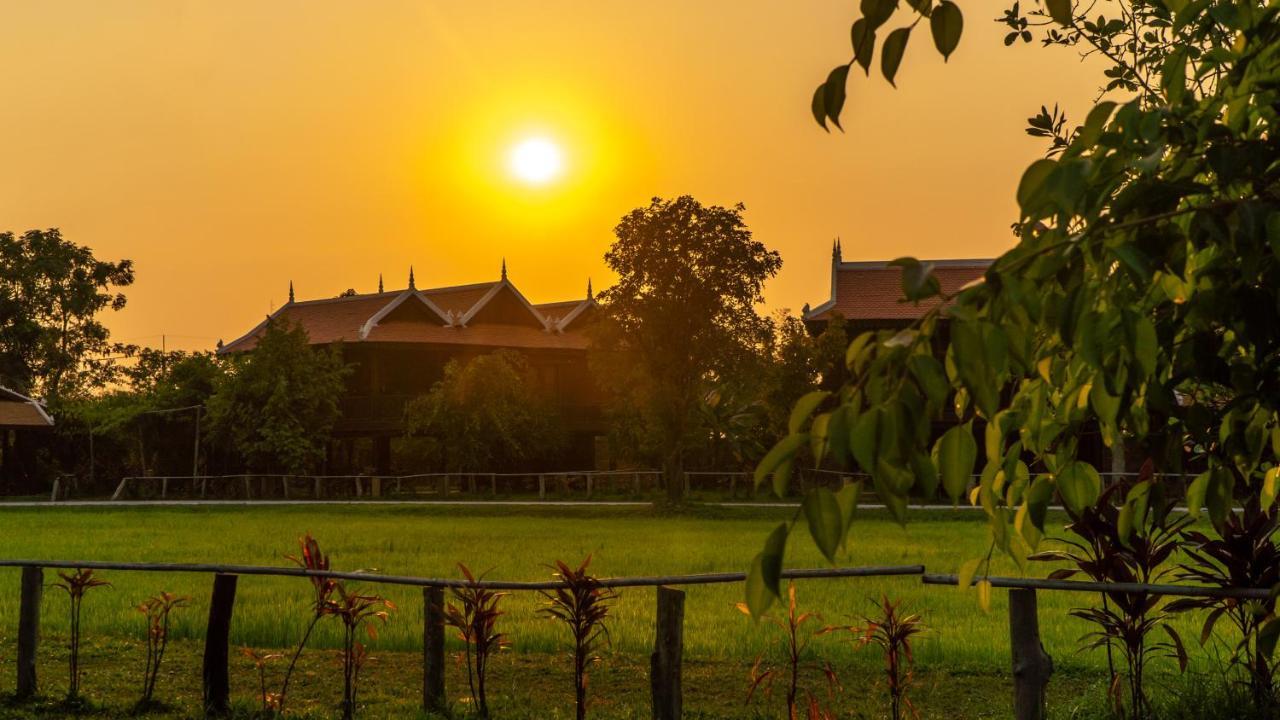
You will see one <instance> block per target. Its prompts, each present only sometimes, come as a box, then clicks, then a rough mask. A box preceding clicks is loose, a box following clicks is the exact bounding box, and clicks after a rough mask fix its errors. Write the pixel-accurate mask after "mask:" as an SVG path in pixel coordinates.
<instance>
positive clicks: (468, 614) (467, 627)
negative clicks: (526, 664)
mask: <svg viewBox="0 0 1280 720" xmlns="http://www.w3.org/2000/svg"><path fill="white" fill-rule="evenodd" d="M458 569H459V570H461V571H462V574H463V576H464V577H466V579H467V583H468V585H467V586H466V587H461V588H451V590H450V592H451V593H452V594H453V597H454V598H455V599H456V600H457V601H458V604H457V605H452V604H451V605H449V606H448V608H446V609H445V622H447V623H448V624H449V625H450V626H452V627H454V628H456V629H457V630H458V638H459V639H460V640H462V642H463V644H464V645H465V646H466V653H467V655H466V658H467V686H468V687H469V688H470V690H471V702H472V704H473V706H474V707H475V708H476V714H478V715H479V716H480V717H482V718H487V717H489V703H488V700H487V698H486V696H485V675H486V672H487V671H488V667H489V654H490V653H491V652H494V651H498V650H502V649H503V648H505V647H506V644H505V642H504V641H505V639H506V636H505V635H503V634H502V633H499V632H498V631H497V630H496V629H495V627H496V625H497V622H498V618H499V617H501V616H502V615H503V612H502V611H501V610H499V609H498V604H499V602H501V600H502V598H504V597H506V595H507V593H504V592H496V591H494V590H489V589H487V588H485V587H482V586H481V585H480V584H479V582H478V579H477V578H476V577H475V576H474V575H472V573H471V570H470V569H468V568H467V566H466V565H463V564H462V563H458ZM483 577H484V573H481V575H480V578H483Z"/></svg>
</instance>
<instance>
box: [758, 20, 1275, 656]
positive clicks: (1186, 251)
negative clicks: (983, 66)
mask: <svg viewBox="0 0 1280 720" xmlns="http://www.w3.org/2000/svg"><path fill="white" fill-rule="evenodd" d="M907 5H908V6H909V7H906V6H904V8H902V9H900V11H902V12H906V11H911V12H915V13H917V14H918V15H920V17H927V18H929V22H930V26H931V27H933V26H934V25H935V24H936V23H937V22H938V21H937V17H938V15H939V13H940V12H943V10H942V8H943V7H946V6H948V5H949V3H947V2H942V3H935V2H933V0H920V2H911V3H908V4H907ZM896 7H897V4H896V3H892V2H888V3H886V2H878V1H876V0H867V1H865V2H863V3H862V10H863V15H864V17H863V18H862V20H867V22H868V23H869V24H873V25H875V27H876V28H878V27H879V26H880V25H883V22H884V21H885V20H887V19H888V17H889V16H890V15H892V13H893V12H894V9H895V8H896ZM1108 7H1114V8H1118V9H1119V10H1118V12H1119V17H1121V18H1123V19H1124V20H1125V24H1124V27H1123V28H1117V27H1116V26H1115V25H1114V24H1112V23H1110V22H1109V21H1105V18H1104V22H1101V23H1098V22H1096V21H1092V20H1091V21H1088V23H1087V24H1086V23H1085V22H1083V21H1082V19H1081V17H1080V13H1081V11H1082V10H1081V6H1078V5H1074V4H1072V3H1070V2H1064V0H1057V1H1055V2H1046V3H1045V4H1044V5H1043V6H1042V8H1041V9H1038V10H1036V11H1034V17H1036V18H1040V19H1042V20H1044V21H1046V22H1047V21H1051V22H1052V23H1053V24H1052V25H1045V26H1044V27H1045V28H1046V29H1044V33H1045V38H1046V40H1047V41H1049V40H1052V42H1051V43H1050V42H1047V43H1046V44H1070V43H1061V42H1059V41H1058V40H1055V39H1054V38H1063V37H1068V38H1072V37H1073V38H1076V40H1075V41H1074V44H1080V43H1087V44H1089V45H1091V46H1102V47H1103V48H1105V49H1106V50H1105V51H1101V50H1100V52H1102V54H1103V55H1105V56H1106V57H1107V58H1108V60H1109V61H1110V62H1111V63H1112V64H1111V68H1110V69H1109V70H1108V72H1109V73H1117V72H1119V73H1122V74H1125V73H1127V74H1128V75H1130V76H1131V77H1132V84H1133V85H1134V86H1136V97H1132V99H1129V100H1127V101H1126V102H1122V103H1120V102H1113V101H1110V100H1106V101H1102V102H1099V103H1097V105H1096V106H1095V107H1094V108H1093V109H1092V110H1090V111H1089V113H1088V114H1087V116H1086V118H1085V121H1084V123H1083V124H1082V125H1081V126H1080V127H1079V128H1078V129H1076V130H1074V131H1072V132H1070V133H1069V134H1067V135H1066V137H1065V138H1064V144H1063V145H1062V146H1061V147H1059V148H1058V149H1057V151H1056V152H1054V153H1053V154H1052V156H1051V157H1046V158H1044V159H1041V160H1037V161H1035V162H1034V163H1032V164H1031V165H1030V166H1029V167H1028V168H1027V169H1026V171H1025V172H1024V174H1023V176H1022V179H1021V181H1020V183H1019V185H1018V188H1017V201H1018V205H1019V208H1020V216H1019V220H1018V223H1017V225H1016V226H1015V231H1016V233H1017V235H1018V243H1017V245H1016V246H1015V247H1014V248H1013V249H1012V250H1010V251H1008V252H1007V253H1005V254H1004V255H1002V256H1000V257H999V258H997V259H996V260H995V261H994V262H993V263H992V265H991V267H990V269H989V270H988V271H987V272H986V274H985V277H984V278H983V279H982V281H980V282H978V283H975V284H973V285H971V286H969V287H966V288H964V289H962V290H960V291H958V292H956V293H955V294H954V295H945V294H943V293H942V292H941V291H940V288H939V284H938V282H937V280H936V278H934V277H933V276H932V274H931V268H930V266H929V265H928V264H927V263H920V262H918V261H916V260H913V259H909V258H904V259H901V260H898V261H896V263H895V264H897V265H898V266H900V267H901V268H902V289H903V295H904V298H905V300H906V301H909V302H919V301H922V300H930V301H933V300H938V299H940V300H943V301H946V303H940V304H939V305H938V306H937V307H935V308H934V309H932V310H930V311H928V312H925V313H924V314H923V316H922V317H921V318H920V320H919V321H917V322H916V323H914V324H913V325H912V326H911V327H909V328H906V329H902V330H889V331H878V332H868V333H864V334H862V335H860V336H858V337H857V338H855V339H854V340H853V341H852V342H851V344H850V345H849V348H848V353H847V356H846V360H847V365H848V367H849V370H850V373H851V379H850V380H849V382H847V383H846V384H845V385H844V386H843V387H841V388H840V389H839V390H837V391H834V392H821V393H813V394H810V395H807V396H805V397H804V398H803V399H801V400H800V401H799V402H798V403H797V404H796V406H795V409H794V411H793V414H792V418H791V423H790V433H789V434H788V435H787V437H785V438H783V439H782V440H781V441H780V442H779V443H778V444H777V445H776V446H775V447H774V448H773V449H772V450H771V451H770V452H769V453H768V454H767V455H766V457H765V458H764V459H763V460H762V461H761V463H760V464H759V466H758V468H757V472H756V481H757V483H764V482H766V481H772V484H773V487H774V489H775V490H777V491H779V492H781V491H783V490H785V489H786V488H787V486H788V484H789V479H790V471H791V467H792V463H793V462H794V461H795V460H796V458H797V456H798V455H799V454H801V453H810V454H812V455H813V456H814V458H815V461H823V460H826V461H828V462H831V463H834V464H836V465H840V466H845V467H851V468H852V467H856V468H859V469H861V470H862V471H865V472H867V473H869V474H870V476H871V478H872V480H871V482H872V483H873V485H874V487H875V490H876V494H877V495H878V496H879V497H880V498H881V499H882V500H883V501H884V502H885V503H886V505H888V507H889V510H890V512H891V513H892V514H893V515H894V517H895V518H897V519H898V521H899V522H905V521H906V505H907V499H908V497H909V496H911V495H913V494H916V495H922V496H931V495H932V494H933V493H934V492H935V491H936V490H937V489H938V488H941V489H942V490H943V491H944V492H946V493H947V495H948V496H949V497H950V498H951V499H952V501H953V502H957V503H958V502H960V501H961V500H963V499H969V500H970V501H971V502H973V503H974V504H975V505H978V506H980V507H981V508H982V509H983V510H984V511H985V513H986V515H987V519H988V527H989V532H990V537H991V547H992V549H993V550H999V551H1002V552H1005V553H1007V554H1008V555H1010V556H1011V557H1012V558H1013V559H1014V560H1015V561H1016V562H1018V563H1019V564H1022V563H1023V562H1025V558H1026V557H1027V555H1029V554H1031V552H1033V551H1034V550H1035V548H1036V547H1037V546H1038V544H1039V541H1040V539H1041V537H1042V534H1043V532H1044V519H1045V513H1046V509H1047V508H1048V506H1049V504H1050V503H1051V502H1054V501H1055V499H1056V501H1057V502H1061V503H1062V504H1063V505H1064V506H1065V507H1066V508H1067V509H1068V510H1069V511H1070V512H1072V513H1073V514H1075V515H1079V514H1080V513H1081V512H1082V511H1083V510H1084V509H1085V508H1088V507H1090V506H1092V505H1094V504H1095V503H1096V502H1097V500H1098V498H1099V497H1100V496H1101V494H1102V491H1103V487H1102V481H1101V478H1100V476H1099V473H1098V471H1097V469H1096V468H1094V467H1093V466H1092V465H1090V464H1089V463H1087V462H1085V461H1083V460H1081V459H1080V457H1079V456H1078V453H1077V450H1078V438H1079V437H1080V435H1081V431H1082V429H1084V428H1085V427H1086V426H1092V425H1094V424H1096V426H1097V427H1098V428H1099V429H1100V431H1101V434H1102V438H1103V440H1104V442H1105V443H1106V444H1107V445H1108V446H1111V447H1116V446H1118V445H1119V444H1120V443H1125V444H1126V445H1127V446H1128V447H1129V448H1131V449H1132V450H1133V451H1136V452H1138V453H1140V454H1141V455H1142V456H1143V457H1145V458H1148V459H1150V460H1151V462H1152V464H1153V472H1152V474H1151V475H1150V476H1149V477H1148V478H1147V479H1145V480H1143V481H1142V486H1141V487H1135V488H1132V489H1131V490H1130V491H1129V492H1128V493H1126V495H1125V496H1124V498H1123V500H1122V501H1120V508H1119V512H1118V517H1117V523H1118V530H1119V538H1120V540H1121V541H1127V540H1128V537H1129V534H1130V533H1131V532H1132V529H1133V527H1134V522H1133V521H1134V518H1135V517H1137V516H1138V515H1140V512H1139V511H1140V510H1141V509H1142V508H1141V506H1142V504H1143V503H1145V502H1147V497H1148V496H1149V494H1150V492H1151V491H1153V490H1154V489H1155V487H1156V486H1157V485H1163V484H1165V483H1166V482H1167V481H1166V479H1165V478H1167V477H1169V476H1170V475H1174V476H1176V475H1180V474H1182V473H1183V472H1184V471H1185V468H1184V459H1185V458H1186V457H1188V456H1190V457H1192V458H1193V459H1194V460H1195V461H1196V462H1197V463H1198V464H1200V465H1201V466H1203V467H1204V468H1206V469H1205V470H1204V471H1203V472H1200V473H1199V474H1197V475H1196V476H1195V478H1194V480H1192V481H1191V482H1190V484H1189V488H1188V491H1187V497H1186V502H1187V504H1188V505H1189V507H1190V508H1191V514H1192V515H1193V516H1194V517H1199V516H1200V514H1201V512H1202V508H1204V507H1207V508H1208V517H1209V519H1210V520H1211V521H1212V524H1213V525H1214V526H1215V527H1216V528H1222V527H1224V526H1225V523H1227V521H1228V518H1229V516H1230V515H1231V513H1232V499H1233V497H1234V498H1244V499H1245V500H1246V501H1247V502H1253V503H1257V504H1258V505H1259V506H1260V507H1261V509H1262V510H1266V509H1268V508H1269V507H1270V506H1271V505H1272V504H1273V503H1274V502H1275V497H1276V494H1277V483H1278V482H1280V469H1278V468H1277V464H1276V463H1277V460H1278V459H1280V416H1278V415H1277V412H1278V411H1280V372H1278V371H1280V366H1278V364H1280V326H1277V324H1276V322H1275V317H1276V313H1277V308H1278V307H1280V291H1278V290H1277V288H1280V202H1278V199H1280V198H1278V196H1277V192H1276V189H1277V181H1278V180H1280V164H1277V162H1276V161H1277V159H1280V152H1278V148H1277V145H1276V142H1275V135H1274V133H1275V125H1276V122H1277V114H1276V108H1277V104H1278V103H1280V95H1278V94H1277V89H1278V83H1280V22H1277V17H1276V15H1277V8H1276V7H1274V5H1266V4H1260V3H1258V2H1252V1H1245V0H1240V1H1237V2H1227V1H1218V2H1209V1H1208V0H1202V1H1200V2H1185V1H1184V0H1142V1H1141V2H1138V1H1134V2H1116V3H1110V4H1108ZM886 8H887V10H886ZM1015 10H1016V8H1015ZM868 12H872V15H871V19H870V20H868V18H867V14H868ZM945 12H946V13H947V14H951V13H952V12H953V11H952V10H946V11H945ZM875 13H883V14H884V18H883V19H881V17H880V15H878V14H875ZM1017 17H1021V15H1018V16H1017ZM877 20H878V21H879V22H878V23H877V22H875V21H877ZM856 27H857V25H856V24H855V28H856ZM864 27H866V26H865V25H864ZM1019 32H1021V31H1019ZM854 34H855V36H856V35H857V32H856V31H855V33H854ZM937 37H938V34H936V33H935V40H936V39H937ZM942 37H943V39H946V38H949V37H950V36H949V35H947V34H945V33H943V34H942ZM1019 37H1021V35H1019ZM1224 38H1226V39H1228V41H1227V42H1223V39H1224ZM1115 42H1119V43H1120V44H1119V45H1116V44H1113V43H1115ZM888 44H889V43H888V41H886V43H885V45H886V46H888ZM946 46H947V44H946V43H942V44H940V46H939V49H940V50H942V51H943V54H944V55H945V54H948V52H949V51H948V50H947V49H944V48H945V47H946ZM890 52H897V51H890ZM859 64H863V65H864V67H865V64H864V63H859ZM824 85H830V81H828V83H825V84H824ZM1118 89H1121V90H1127V89H1131V88H1129V87H1128V86H1123V84H1122V86H1121V87H1118ZM837 99H839V100H840V102H826V98H825V96H824V103H825V104H824V105H823V117H825V118H826V119H827V120H831V119H833V118H838V117H839V112H840V109H841V106H842V102H843V101H842V98H837ZM815 104H816V103H815ZM815 115H817V113H816V112H815ZM819 120H820V121H821V120H822V118H819ZM942 305H945V310H942V309H938V307H941V306H942ZM944 315H945V317H946V322H945V323H943V322H941V321H942V319H943V317H944ZM943 327H946V329H947V331H946V332H945V333H944V332H942V328H943ZM935 347H937V348H944V352H943V353H941V354H935V352H934V350H933V349H934V348H935ZM947 409H950V410H951V411H953V412H954V414H955V415H956V416H958V418H959V422H958V423H956V424H955V425H954V426H953V427H952V428H951V429H950V430H948V431H947V432H946V433H945V434H944V435H942V437H941V438H938V439H937V440H936V441H935V440H934V439H933V438H932V436H931V432H930V429H931V424H932V422H933V421H935V420H941V419H944V410H947ZM980 450H982V451H983V452H982V453H981V456H982V457H983V458H985V460H984V462H983V464H981V465H979V464H978V458H979V456H980V453H979V451H980ZM1188 451H1189V452H1188ZM975 470H977V471H979V472H980V477H981V481H980V483H979V484H978V486H977V487H976V488H974V489H972V490H970V487H969V480H970V477H971V473H973V472H974V471H975ZM853 497H856V490H855V491H848V492H847V497H845V498H844V499H843V500H842V498H841V496H840V495H837V494H835V493H831V492H829V491H824V490H817V491H813V492H811V493H809V495H808V496H807V497H806V498H805V501H804V507H803V510H802V513H801V514H803V515H804V517H805V519H806V521H807V524H808V526H809V529H810V532H811V534H812V535H813V538H814V540H815V542H816V543H817V545H818V547H819V548H820V549H821V550H822V552H823V553H824V554H825V555H826V556H827V557H828V558H829V559H834V557H835V553H836V551H837V550H838V548H839V547H840V545H841V544H842V543H843V541H844V537H845V535H846V534H847V532H848V529H849V525H850V521H851V517H852V514H851V512H849V508H850V507H851V505H852V503H851V502H849V500H850V499H852V498H853ZM796 519H797V520H798V519H799V518H798V517H797V518H796ZM793 524H794V521H793V523H791V524H783V525H780V526H779V527H778V528H777V529H776V530H775V531H774V533H773V534H772V535H771V536H770V537H769V539H768V541H767V543H766V546H765V549H764V551H763V552H762V553H761V554H760V555H759V556H758V557H757V558H756V560H755V562H754V564H753V569H752V573H751V575H750V578H749V580H748V583H747V600H748V604H749V605H750V607H751V609H752V610H753V612H760V611H763V610H764V609H765V608H766V607H767V606H768V605H769V603H770V602H772V600H773V599H775V598H776V597H777V596H778V594H779V574H780V571H781V565H782V552H783V549H784V547H785V543H786V540H787V537H788V535H789V532H790V530H791V527H792V525H793ZM1277 630H1280V628H1277ZM1263 632H1264V634H1265V636H1264V637H1266V638H1269V639H1267V640H1265V642H1264V646H1267V649H1269V646H1270V645H1273V644H1274V637H1275V635H1276V633H1268V631H1267V630H1266V629H1264V630H1263Z"/></svg>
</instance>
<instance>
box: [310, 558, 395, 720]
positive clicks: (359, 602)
mask: <svg viewBox="0 0 1280 720" xmlns="http://www.w3.org/2000/svg"><path fill="white" fill-rule="evenodd" d="M334 589H335V593H334V595H335V596H336V597H333V598H330V599H329V600H328V601H327V602H326V603H325V605H324V610H323V612H324V614H326V615H331V616H333V617H336V618H338V619H339V620H341V621H342V629H343V633H342V718H343V720H351V718H353V717H355V711H356V693H357V691H358V690H359V685H360V670H361V668H363V667H364V662H365V660H366V659H368V656H369V654H368V650H367V649H366V648H365V646H364V645H363V644H362V643H361V642H360V641H359V640H357V639H356V637H357V634H358V633H357V631H358V630H359V629H360V628H361V627H364V629H365V632H366V634H368V636H369V638H370V639H376V638H377V637H378V630H377V625H374V624H373V623H370V622H369V621H370V620H380V621H381V622H383V623H385V622H386V621H387V618H388V617H389V611H391V610H395V609H396V608H395V605H393V604H392V603H391V601H390V600H387V599H386V598H383V597H379V596H377V595H366V594H362V593H360V592H357V591H355V590H352V591H348V590H347V587H346V585H344V584H343V583H341V582H339V583H335V586H334Z"/></svg>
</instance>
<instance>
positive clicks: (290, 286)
mask: <svg viewBox="0 0 1280 720" xmlns="http://www.w3.org/2000/svg"><path fill="white" fill-rule="evenodd" d="M289 302H293V281H292V280H290V281H289Z"/></svg>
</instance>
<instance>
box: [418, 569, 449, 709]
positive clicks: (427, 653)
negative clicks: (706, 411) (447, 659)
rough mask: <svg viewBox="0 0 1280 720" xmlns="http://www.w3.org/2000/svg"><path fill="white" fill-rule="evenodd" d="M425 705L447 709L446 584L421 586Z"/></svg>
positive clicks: (423, 694) (426, 707) (423, 699)
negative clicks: (445, 650)
mask: <svg viewBox="0 0 1280 720" xmlns="http://www.w3.org/2000/svg"><path fill="white" fill-rule="evenodd" d="M422 603H423V615H422V617H423V627H422V709H423V710H443V709H445V697H444V588H439V587H424V588H422Z"/></svg>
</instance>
